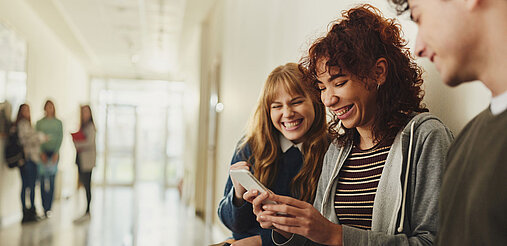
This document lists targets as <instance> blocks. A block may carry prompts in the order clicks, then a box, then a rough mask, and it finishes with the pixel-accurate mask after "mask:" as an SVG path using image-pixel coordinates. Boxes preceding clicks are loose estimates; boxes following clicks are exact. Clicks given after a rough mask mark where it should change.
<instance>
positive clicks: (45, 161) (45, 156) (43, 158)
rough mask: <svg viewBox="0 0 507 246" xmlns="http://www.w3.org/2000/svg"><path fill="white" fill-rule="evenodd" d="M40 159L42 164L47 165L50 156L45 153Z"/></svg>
mask: <svg viewBox="0 0 507 246" xmlns="http://www.w3.org/2000/svg"><path fill="white" fill-rule="evenodd" d="M40 159H41V161H42V163H44V164H46V163H47V162H48V156H47V155H46V154H45V153H41V154H40Z"/></svg>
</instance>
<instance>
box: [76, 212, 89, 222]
mask: <svg viewBox="0 0 507 246" xmlns="http://www.w3.org/2000/svg"><path fill="white" fill-rule="evenodd" d="M89 220H90V214H89V213H86V214H84V215H83V216H81V217H79V218H77V219H75V220H74V223H76V224H80V223H83V222H86V221H89Z"/></svg>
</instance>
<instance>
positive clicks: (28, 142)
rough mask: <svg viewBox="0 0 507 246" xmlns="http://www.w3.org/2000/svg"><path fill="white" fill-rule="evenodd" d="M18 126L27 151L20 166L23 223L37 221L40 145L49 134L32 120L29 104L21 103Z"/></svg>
mask: <svg viewBox="0 0 507 246" xmlns="http://www.w3.org/2000/svg"><path fill="white" fill-rule="evenodd" d="M15 125H16V128H17V131H18V136H19V141H20V142H21V145H22V146H23V151H24V152H25V162H24V165H22V166H20V167H19V172H20V173H21V180H22V186H21V204H22V205H23V220H22V221H21V222H22V223H25V222H32V221H37V220H38V217H37V212H36V209H35V182H36V180H37V164H36V163H37V162H39V161H40V156H39V153H40V145H41V144H42V143H43V142H45V141H47V139H48V138H47V136H46V135H44V133H42V132H37V131H36V130H35V129H34V128H33V127H32V123H31V120H30V107H29V106H28V104H21V105H20V106H19V110H18V116H17V117H16V123H15ZM26 192H28V193H29V194H28V195H29V196H30V204H27V202H26Z"/></svg>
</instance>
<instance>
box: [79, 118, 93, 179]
mask: <svg viewBox="0 0 507 246" xmlns="http://www.w3.org/2000/svg"><path fill="white" fill-rule="evenodd" d="M82 131H83V134H84V135H85V136H86V138H85V139H84V140H82V141H74V145H75V146H76V149H77V150H78V151H79V155H78V156H79V157H78V158H79V165H80V168H81V172H91V171H92V169H93V167H95V161H96V159H97V147H96V146H95V134H96V132H95V126H94V125H93V124H92V123H88V124H87V125H86V126H84V127H83V129H82Z"/></svg>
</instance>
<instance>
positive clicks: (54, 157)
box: [51, 153, 59, 164]
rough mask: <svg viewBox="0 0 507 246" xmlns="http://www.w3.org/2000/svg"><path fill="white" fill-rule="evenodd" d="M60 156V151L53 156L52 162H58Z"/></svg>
mask: <svg viewBox="0 0 507 246" xmlns="http://www.w3.org/2000/svg"><path fill="white" fill-rule="evenodd" d="M58 157H59V155H58V153H54V154H53V157H52V158H51V162H52V163H53V164H54V163H56V162H57V161H58Z"/></svg>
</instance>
